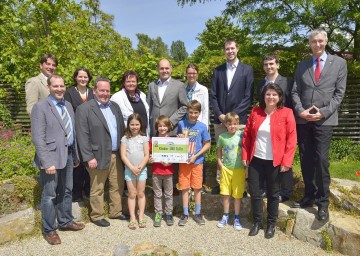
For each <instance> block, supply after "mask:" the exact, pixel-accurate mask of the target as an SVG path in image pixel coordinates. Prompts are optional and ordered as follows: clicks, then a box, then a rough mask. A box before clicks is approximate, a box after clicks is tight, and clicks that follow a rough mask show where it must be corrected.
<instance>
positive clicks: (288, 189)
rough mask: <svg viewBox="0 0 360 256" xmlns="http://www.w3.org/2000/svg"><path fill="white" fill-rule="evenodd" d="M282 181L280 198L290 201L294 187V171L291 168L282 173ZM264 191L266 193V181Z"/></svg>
mask: <svg viewBox="0 0 360 256" xmlns="http://www.w3.org/2000/svg"><path fill="white" fill-rule="evenodd" d="M281 176H282V178H281V181H280V196H281V197H282V198H287V199H289V198H290V196H291V193H292V190H293V188H292V186H293V184H294V177H293V170H292V168H290V169H289V170H288V171H287V172H283V173H281ZM263 191H264V192H266V181H265V182H264V188H263Z"/></svg>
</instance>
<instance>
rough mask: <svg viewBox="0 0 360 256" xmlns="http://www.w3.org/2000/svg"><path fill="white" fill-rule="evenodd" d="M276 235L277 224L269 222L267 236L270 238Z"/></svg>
mask: <svg viewBox="0 0 360 256" xmlns="http://www.w3.org/2000/svg"><path fill="white" fill-rule="evenodd" d="M274 235H275V225H274V224H268V225H267V227H266V231H265V238H267V239H270V238H273V237H274Z"/></svg>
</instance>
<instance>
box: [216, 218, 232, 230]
mask: <svg viewBox="0 0 360 256" xmlns="http://www.w3.org/2000/svg"><path fill="white" fill-rule="evenodd" d="M228 221H229V215H228V216H226V215H223V216H222V218H221V220H220V221H219V222H218V224H217V225H216V226H217V227H218V228H223V227H225V226H226V225H227V223H228Z"/></svg>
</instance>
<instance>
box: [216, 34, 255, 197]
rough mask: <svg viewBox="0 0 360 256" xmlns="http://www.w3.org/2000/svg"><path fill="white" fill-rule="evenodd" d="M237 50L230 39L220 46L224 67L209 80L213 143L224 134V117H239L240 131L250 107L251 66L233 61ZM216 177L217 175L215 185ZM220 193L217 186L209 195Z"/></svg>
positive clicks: (252, 78)
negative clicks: (213, 133) (223, 53)
mask: <svg viewBox="0 0 360 256" xmlns="http://www.w3.org/2000/svg"><path fill="white" fill-rule="evenodd" d="M238 51H239V49H238V47H237V44H236V41H235V40H234V39H232V38H230V39H227V40H226V41H225V42H224V52H225V57H226V63H224V64H222V65H220V66H218V67H217V68H215V70H214V73H213V76H212V80H211V96H210V104H211V107H212V109H213V111H214V130H215V140H216V141H217V140H218V138H219V135H220V134H221V133H223V132H226V127H225V124H224V121H225V115H226V113H228V112H235V113H236V114H238V115H239V117H240V125H239V128H244V127H245V125H246V120H247V111H248V109H249V107H250V105H251V103H252V99H253V93H254V74H253V73H254V72H253V69H252V67H251V66H249V65H246V64H244V63H241V62H240V61H239V59H238V57H237V54H238ZM219 179H220V173H219V170H218V171H217V181H218V182H219ZM219 192H220V188H219V186H217V187H215V188H214V189H213V191H212V193H214V194H218V193H219Z"/></svg>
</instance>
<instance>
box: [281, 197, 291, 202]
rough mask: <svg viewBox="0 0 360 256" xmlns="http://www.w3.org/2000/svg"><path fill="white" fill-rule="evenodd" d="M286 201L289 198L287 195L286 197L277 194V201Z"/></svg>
mask: <svg viewBox="0 0 360 256" xmlns="http://www.w3.org/2000/svg"><path fill="white" fill-rule="evenodd" d="M286 201H289V198H288V197H286V196H279V202H280V203H284V202H286Z"/></svg>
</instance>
